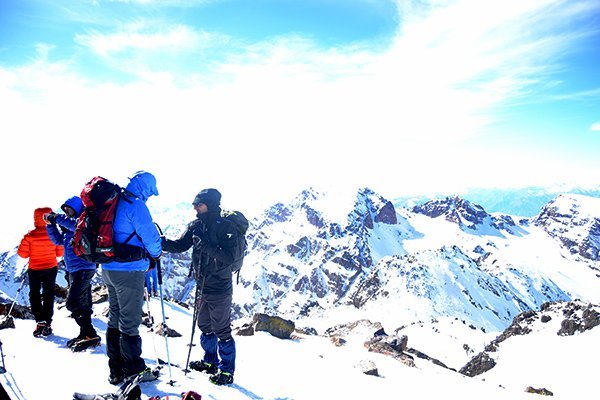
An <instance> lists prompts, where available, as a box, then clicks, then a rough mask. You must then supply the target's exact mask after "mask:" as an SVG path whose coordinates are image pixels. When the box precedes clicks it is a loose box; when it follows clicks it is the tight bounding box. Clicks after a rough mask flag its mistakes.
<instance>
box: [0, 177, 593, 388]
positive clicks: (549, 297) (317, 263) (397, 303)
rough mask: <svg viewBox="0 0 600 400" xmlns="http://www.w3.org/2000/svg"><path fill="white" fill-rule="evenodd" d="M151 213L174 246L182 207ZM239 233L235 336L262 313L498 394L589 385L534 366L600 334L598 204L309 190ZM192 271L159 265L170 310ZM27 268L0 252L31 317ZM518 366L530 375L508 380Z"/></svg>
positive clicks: (183, 265)
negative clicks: (526, 207) (494, 388)
mask: <svg viewBox="0 0 600 400" xmlns="http://www.w3.org/2000/svg"><path fill="white" fill-rule="evenodd" d="M152 213H153V216H154V218H155V220H156V221H157V222H158V223H159V225H160V226H161V227H162V230H163V232H164V234H165V235H166V236H168V237H170V238H176V237H178V236H179V235H181V233H182V232H183V230H184V229H185V226H186V224H187V223H188V222H189V221H190V220H191V219H193V214H192V213H191V211H190V207H189V205H188V204H183V203H182V204H178V205H176V206H175V207H172V208H169V209H153V210H152ZM247 239H248V245H249V246H248V248H249V250H248V254H247V256H246V258H245V261H244V267H243V268H242V271H241V274H240V277H239V284H237V285H235V288H234V303H235V304H234V325H235V326H236V327H237V328H236V329H240V328H239V327H240V326H242V325H243V324H244V323H245V321H250V320H252V319H253V317H255V316H256V315H259V314H267V315H276V316H278V317H281V318H286V319H287V320H288V321H293V325H295V332H297V333H296V335H300V336H301V337H303V335H308V336H312V335H317V336H318V337H324V338H330V340H331V341H332V342H333V343H334V344H335V345H336V346H344V343H346V342H348V340H351V338H352V337H353V335H354V336H356V335H358V337H360V340H359V343H360V347H366V348H367V349H368V351H369V352H376V353H377V352H380V353H383V354H386V355H387V356H390V355H391V356H392V357H394V358H395V359H397V360H400V361H402V362H403V363H406V364H407V365H409V366H415V363H416V366H417V367H418V368H425V367H423V364H422V361H419V362H417V360H419V359H422V360H427V362H428V363H429V362H430V363H431V365H433V366H435V367H436V368H439V367H442V368H446V369H449V370H452V371H455V372H458V371H459V370H460V373H462V374H464V375H468V376H472V377H475V378H474V379H479V376H481V377H482V378H481V380H489V381H490V382H497V384H498V387H501V388H502V387H504V385H508V381H507V379H509V380H510V381H511V383H512V382H513V381H514V382H518V386H525V385H529V384H532V383H534V382H536V379H538V380H537V381H539V382H542V383H543V385H544V386H545V387H550V386H551V387H552V389H559V392H562V393H579V392H581V391H582V393H583V394H589V391H590V390H591V389H590V387H589V385H580V387H575V388H574V387H572V386H571V385H569V383H568V382H570V381H569V380H571V381H572V377H573V376H575V375H576V374H584V375H585V374H586V372H585V371H587V369H586V368H584V367H583V366H577V367H576V368H575V367H574V366H573V365H572V363H574V362H579V361H580V360H584V359H585V358H586V357H585V356H584V355H583V354H581V355H579V356H578V355H576V354H573V355H572V357H571V358H570V360H571V362H572V363H571V364H570V365H571V367H569V368H570V371H571V372H573V371H575V372H573V373H572V374H569V373H568V371H567V370H561V371H562V372H561V373H560V376H562V377H565V376H569V377H570V378H569V380H567V379H566V378H565V379H557V378H556V376H557V375H556V373H554V372H552V373H551V372H550V371H549V370H547V369H544V367H543V365H542V366H540V364H539V363H537V364H535V363H533V362H534V360H539V359H543V357H544V356H545V353H544V351H545V347H544V346H545V345H543V344H542V343H547V342H546V340H548V341H549V342H550V343H554V345H555V346H563V345H565V344H566V343H571V345H570V346H574V345H576V346H578V347H577V348H580V347H581V348H587V347H585V346H588V347H589V343H590V340H591V341H593V340H594V338H595V337H597V334H598V332H596V331H597V329H594V330H593V332H594V333H593V335H591V336H590V335H589V334H588V335H585V333H587V331H589V330H592V328H594V327H596V326H597V325H599V324H600V318H599V310H600V307H599V306H598V305H597V304H599V303H600V293H599V292H598V290H597V287H598V283H599V279H600V272H599V271H600V199H598V198H596V197H592V196H586V195H578V194H560V195H557V196H556V197H554V198H552V199H551V200H550V201H548V202H547V203H545V204H544V205H543V206H542V207H541V208H540V210H539V212H538V213H537V214H535V215H533V216H531V217H523V216H515V215H510V214H507V213H498V212H488V211H487V210H485V209H484V208H483V207H482V206H480V205H478V204H476V203H473V202H471V201H469V200H467V199H465V198H463V197H461V196H456V195H455V196H447V197H440V198H437V199H433V200H431V199H430V200H427V201H425V202H422V203H419V204H414V205H412V206H404V207H399V206H398V205H396V204H395V203H394V202H392V201H390V200H388V199H385V198H384V197H382V196H381V195H379V194H378V193H375V192H374V191H372V190H370V189H368V188H363V189H360V190H358V191H357V192H356V193H355V194H354V196H351V197H347V196H342V197H340V196H339V195H337V194H335V193H324V192H319V191H316V190H314V189H307V190H304V191H303V192H301V193H299V194H298V195H297V196H296V197H295V198H293V199H291V200H290V201H289V202H285V203H283V202H282V203H277V204H274V205H273V206H271V207H269V208H268V209H266V210H265V211H264V212H263V213H262V214H261V215H258V216H254V217H253V218H251V228H250V230H249V231H248V234H247ZM189 264H190V252H189V251H188V252H186V253H181V254H166V255H164V256H163V257H162V270H163V274H164V281H163V287H162V289H163V292H164V294H165V298H166V299H168V300H171V301H170V302H169V303H171V304H173V305H172V306H170V307H171V308H173V307H176V305H177V303H179V304H181V305H183V306H185V307H187V306H188V305H189V304H190V303H191V302H192V301H193V296H194V294H193V293H194V287H195V283H194V281H193V280H192V279H191V278H190V277H189V274H188V273H189ZM23 271H24V261H23V260H21V259H19V258H18V256H17V255H16V247H15V248H14V249H13V250H11V251H9V252H6V253H2V254H0V291H1V293H0V295H2V297H3V299H4V302H5V303H7V302H11V301H12V300H13V299H15V300H16V302H17V303H18V304H17V308H16V309H17V310H18V311H19V312H22V313H23V315H25V317H26V314H27V313H26V311H23V308H21V307H19V306H18V305H19V304H23V305H26V304H27V300H26V299H27V290H28V288H27V285H21V284H22V283H23V282H24V281H23ZM95 282H96V283H101V280H100V277H99V274H98V276H97V277H96V279H95ZM58 284H59V285H62V286H64V279H63V276H62V274H61V276H60V277H59V280H58ZM186 303H187V304H186ZM100 318H101V317H100ZM384 332H385V333H384ZM578 335H579V336H581V337H577V339H576V341H573V339H571V340H570V341H569V338H568V337H572V336H578ZM565 336H568V337H565ZM403 337H404V339H403V340H404V347H398V346H399V343H400V342H401V340H400V338H403ZM382 338H383V339H382ZM406 338H408V346H407V345H406ZM542 338H544V341H543V342H542V341H540V339H542ZM507 339H508V340H507ZM525 342H526V343H527V345H524V346H526V347H525V348H517V349H518V351H515V350H514V349H515V347H514V346H515V344H516V343H525ZM363 343H364V346H363ZM557 348H558V347H557ZM398 349H401V350H400V351H399V350H398ZM155 351H156V350H155ZM589 354H595V353H593V352H592V353H589ZM413 360H414V361H413ZM584 361H585V360H584ZM584 361H582V362H584ZM588 361H589V360H588ZM380 362H382V361H380ZM546 364H547V365H548V366H550V365H552V366H553V367H552V368H553V370H555V369H556V367H557V366H556V363H552V362H551V361H550V360H548V361H547V362H545V364H544V365H546ZM419 365H421V367H419ZM525 365H530V368H531V369H533V370H527V371H524V372H522V373H520V374H515V373H514V371H516V370H518V368H520V367H522V366H525ZM427 368H429V367H426V369H427ZM540 371H545V372H544V373H541V372H540ZM394 373H395V372H394ZM574 374H575V375H574ZM542 375H543V376H542ZM507 376H510V377H509V378H507ZM586 376H587V375H586ZM532 377H537V378H536V379H533V378H532ZM420 379H421V378H420ZM548 382H550V383H553V384H552V385H549V384H548ZM473 387H475V386H473ZM531 390H534V392H535V391H536V390H539V392H535V393H542V394H543V392H544V390H546V389H545V388H541V389H536V388H532V389H531ZM528 391H529V388H528ZM500 398H504V397H503V395H502V396H501V397H500ZM565 398H569V397H565Z"/></svg>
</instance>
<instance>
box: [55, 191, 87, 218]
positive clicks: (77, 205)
mask: <svg viewBox="0 0 600 400" xmlns="http://www.w3.org/2000/svg"><path fill="white" fill-rule="evenodd" d="M65 206H67V207H71V208H72V209H73V210H74V211H75V216H76V217H78V216H79V214H81V211H83V202H82V201H81V198H80V197H79V196H73V197H70V198H68V199H67V200H66V201H65V203H64V204H63V205H62V206H60V208H61V209H62V210H63V211H65Z"/></svg>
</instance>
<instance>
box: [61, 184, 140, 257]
mask: <svg viewBox="0 0 600 400" xmlns="http://www.w3.org/2000/svg"><path fill="white" fill-rule="evenodd" d="M123 194H124V190H123V189H122V188H121V187H120V186H119V185H117V184H115V183H113V182H111V181H109V180H108V179H105V178H103V177H101V176H96V177H94V178H92V179H91V180H90V181H89V182H87V183H86V184H85V186H84V187H83V190H82V191H81V201H82V203H83V206H84V209H83V211H82V212H81V214H80V215H79V217H78V219H77V225H76V226H75V233H74V234H73V241H72V243H71V244H72V246H73V251H74V252H75V254H76V255H77V256H78V257H81V258H83V259H85V260H88V261H91V262H94V263H96V264H103V263H108V262H111V261H115V257H116V256H117V253H118V249H116V247H117V246H116V243H114V241H113V233H114V232H113V223H114V221H115V214H116V210H117V204H118V202H119V200H120V199H121V198H125V196H124V195H123ZM133 235H135V232H133V233H132V234H131V235H130V236H129V237H128V238H127V240H126V241H125V243H124V244H123V245H126V244H127V242H129V240H131V238H132V237H133ZM131 247H135V246H131ZM142 256H143V254H142ZM140 258H141V257H140ZM138 259H139V258H138ZM117 261H118V259H117Z"/></svg>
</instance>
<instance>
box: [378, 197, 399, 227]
mask: <svg viewBox="0 0 600 400" xmlns="http://www.w3.org/2000/svg"><path fill="white" fill-rule="evenodd" d="M375 222H381V223H384V224H390V225H395V224H397V223H398V217H397V216H396V209H395V208H394V205H393V204H392V202H391V201H387V202H386V203H385V204H384V205H383V207H381V209H380V210H379V212H378V213H377V215H375Z"/></svg>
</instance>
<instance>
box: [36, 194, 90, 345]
mask: <svg viewBox="0 0 600 400" xmlns="http://www.w3.org/2000/svg"><path fill="white" fill-rule="evenodd" d="M60 208H61V209H62V210H63V211H64V214H55V213H50V214H49V215H47V216H46V222H47V223H48V225H46V230H47V231H48V235H49V236H50V239H51V240H52V242H54V243H55V244H57V245H63V246H64V248H65V257H64V260H65V266H66V269H67V273H68V277H69V278H68V279H69V293H68V295H67V302H66V306H67V310H69V311H70V312H71V315H72V316H73V319H75V322H76V323H77V325H79V335H77V336H76V337H74V338H73V339H70V340H68V341H67V346H68V347H73V346H74V345H75V346H76V347H75V348H77V349H80V350H83V348H85V347H89V346H97V345H98V344H100V336H98V334H97V333H96V330H95V329H94V326H93V325H92V312H93V309H92V278H93V277H94V275H95V274H96V264H95V263H93V262H90V261H86V260H84V259H83V258H80V257H77V256H76V255H75V253H74V252H73V246H72V244H71V240H72V239H73V234H74V232H75V226H76V225H77V217H78V216H79V214H81V211H83V203H82V202H81V199H80V198H79V197H78V196H73V197H71V198H69V199H67V201H65V203H64V204H63V205H62V206H61V207H60ZM58 227H60V228H61V229H59V228H58Z"/></svg>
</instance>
